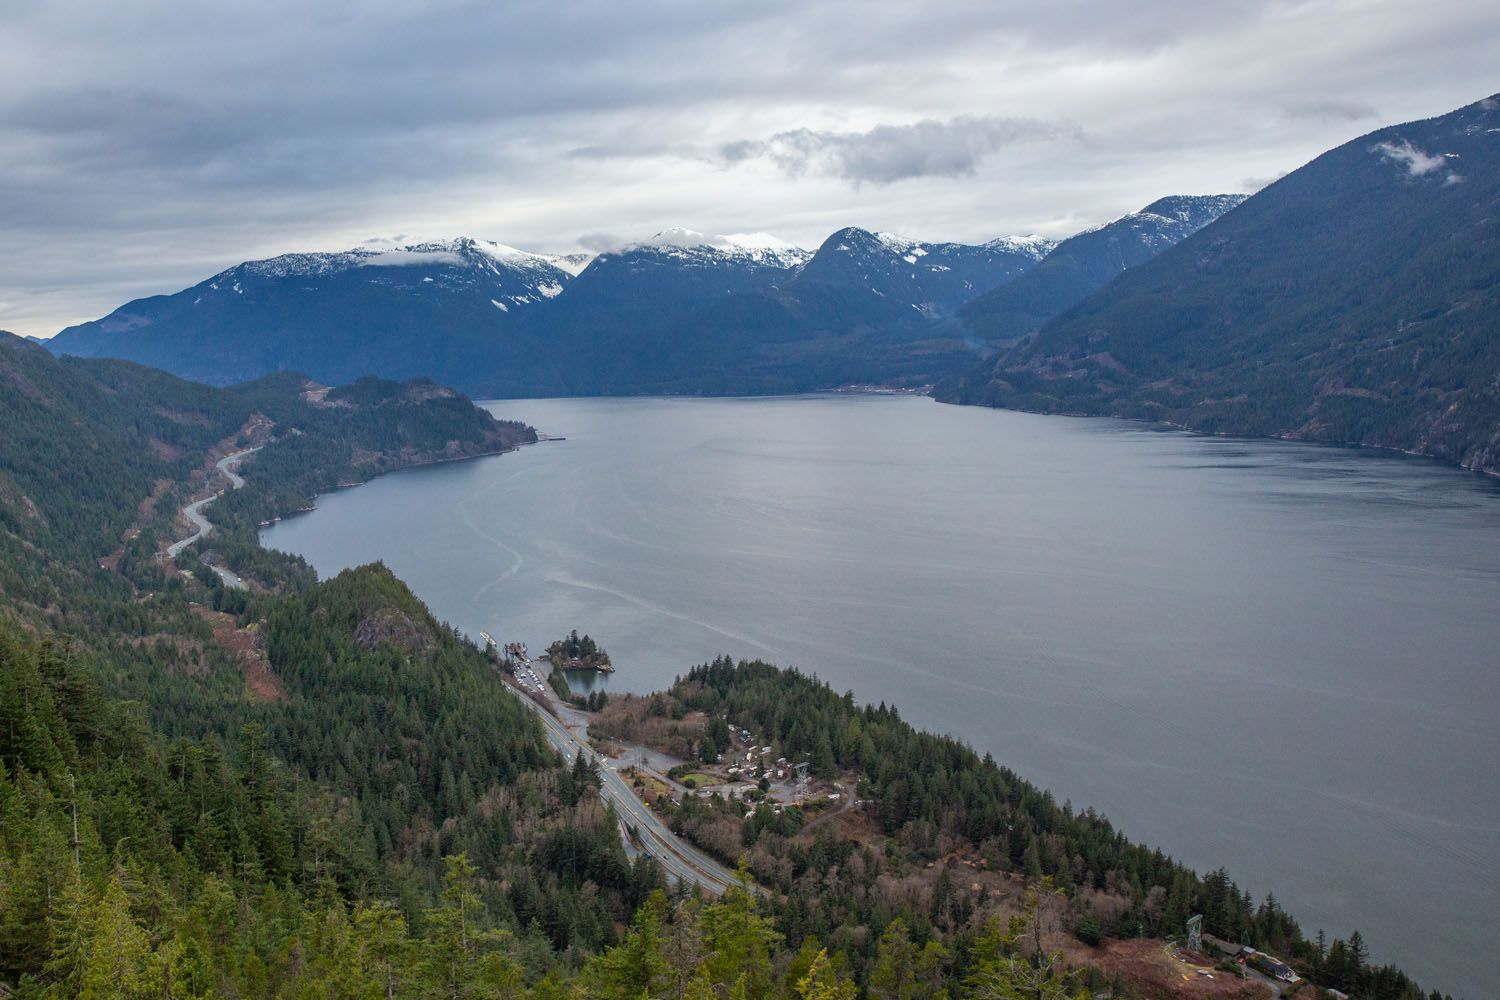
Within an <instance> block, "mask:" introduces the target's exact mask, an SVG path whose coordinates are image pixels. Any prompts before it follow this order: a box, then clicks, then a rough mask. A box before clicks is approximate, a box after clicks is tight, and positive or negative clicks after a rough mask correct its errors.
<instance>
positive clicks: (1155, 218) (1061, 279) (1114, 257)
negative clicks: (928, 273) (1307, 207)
mask: <svg viewBox="0 0 1500 1000" xmlns="http://www.w3.org/2000/svg"><path fill="white" fill-rule="evenodd" d="M1244 200H1245V196H1244V195H1240V194H1218V195H1197V196H1187V195H1178V196H1175V197H1170V198H1162V199H1160V200H1158V201H1153V202H1152V203H1151V204H1149V205H1147V206H1146V207H1145V208H1143V209H1141V210H1140V211H1139V212H1132V213H1131V214H1129V215H1127V216H1124V217H1123V218H1119V219H1116V220H1115V221H1113V222H1110V223H1108V224H1106V225H1103V226H1099V227H1097V228H1095V229H1090V230H1088V231H1086V232H1082V233H1079V234H1078V235H1077V236H1073V237H1070V238H1068V239H1066V240H1063V241H1062V242H1061V243H1059V244H1058V245H1057V246H1056V247H1054V248H1053V249H1052V251H1051V252H1050V253H1048V254H1047V256H1046V257H1043V258H1042V260H1041V261H1040V263H1038V264H1037V266H1036V267H1034V268H1032V269H1031V270H1030V271H1028V272H1027V273H1026V274H1023V275H1021V276H1020V277H1019V278H1017V279H1016V280H1015V281H1010V282H1006V283H1005V284H1003V285H1001V286H1000V287H998V288H996V289H994V290H992V291H990V292H987V293H986V294H984V295H980V296H979V297H977V298H975V299H972V300H971V301H969V302H968V303H966V304H965V305H964V306H963V308H962V309H960V310H959V317H960V319H961V321H962V322H963V323H964V325H965V326H966V327H967V328H968V329H969V330H971V331H972V332H973V333H974V335H975V336H978V337H980V338H982V339H983V340H985V341H987V342H989V343H993V344H1006V343H1010V342H1014V341H1017V340H1020V339H1021V338H1023V337H1028V336H1030V335H1031V334H1033V333H1035V332H1036V331H1037V330H1038V329H1040V328H1041V326H1042V324H1044V323H1046V322H1047V321H1048V320H1049V319H1051V318H1052V317H1054V316H1056V315H1058V314H1059V313H1061V312H1063V311H1065V310H1066V309H1068V308H1069V307H1070V306H1073V305H1076V304H1077V303H1079V302H1081V301H1083V300H1084V299H1085V298H1087V297H1088V296H1089V295H1091V294H1092V293H1094V292H1096V291H1098V290H1099V289H1101V288H1103V287H1104V286H1105V285H1107V284H1109V283H1110V282H1111V281H1112V280H1114V279H1115V278H1116V277H1117V276H1118V275H1119V274H1120V272H1122V271H1125V270H1127V269H1128V268H1132V267H1135V266H1137V265H1139V264H1144V263H1145V262H1146V261H1148V260H1150V259H1151V258H1152V257H1155V256H1156V255H1157V254H1159V253H1161V252H1162V251H1163V250H1166V249H1167V248H1168V247H1173V246H1176V245H1177V244H1178V243H1181V242H1182V241H1183V240H1185V239H1186V238H1187V237H1189V236H1191V235H1192V234H1193V233H1196V232H1197V231H1198V230H1200V229H1202V228H1203V227H1204V226H1206V225H1208V224H1209V223H1210V222H1213V221H1214V220H1215V219H1217V218H1218V217H1219V216H1221V215H1223V214H1224V213H1225V212H1227V211H1229V210H1230V209H1231V208H1234V207H1235V206H1236V205H1238V204H1239V203H1240V202H1242V201H1244Z"/></svg>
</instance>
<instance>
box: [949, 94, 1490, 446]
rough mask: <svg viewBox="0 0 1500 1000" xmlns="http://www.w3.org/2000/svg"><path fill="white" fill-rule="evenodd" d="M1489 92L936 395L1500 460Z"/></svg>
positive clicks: (1096, 298)
mask: <svg viewBox="0 0 1500 1000" xmlns="http://www.w3.org/2000/svg"><path fill="white" fill-rule="evenodd" d="M1497 317H1500V95H1496V96H1494V97H1489V98H1485V99H1483V100H1481V101H1478V102H1475V103H1473V104H1469V105H1466V106H1465V107H1463V108H1459V109H1457V110H1455V111H1453V112H1450V113H1448V114H1446V115H1440V116H1437V117H1434V118H1430V119H1424V120H1422V121H1416V122H1407V123H1403V124H1398V125H1393V126H1389V127H1386V128H1382V129H1378V130H1375V131H1373V132H1370V133H1368V134H1366V135H1363V136H1360V137H1358V138H1355V139H1352V140H1350V141H1349V142H1346V143H1344V144H1342V145H1340V146H1338V147H1336V148H1334V149H1332V150H1329V151H1328V152H1326V153H1323V154H1322V155H1320V156H1318V157H1316V158H1315V159H1313V160H1312V161H1310V162H1309V163H1308V164H1306V165H1304V166H1303V167H1301V168H1299V169H1297V170H1295V171H1293V172H1291V173H1289V174H1287V175H1286V176H1285V177H1283V178H1281V179H1280V180H1278V181H1276V182H1275V183H1273V184H1271V185H1269V186H1268V187H1266V188H1265V189H1264V190H1262V191H1261V192H1259V193H1257V194H1256V195H1254V196H1252V197H1251V198H1250V199H1248V200H1247V201H1246V202H1245V203H1244V204H1243V205H1241V206H1240V207H1238V208H1237V209H1235V210H1234V211H1233V212H1230V213H1228V214H1226V215H1225V216H1223V217H1222V218H1220V219H1219V220H1217V221H1215V222H1213V223H1211V224H1210V225H1208V226H1205V227H1204V228H1203V229H1201V230H1199V231H1198V232H1197V233H1195V234H1194V235H1193V236H1191V237H1189V238H1188V239H1186V240H1184V241H1183V242H1182V243H1180V244H1178V245H1177V246H1176V247H1174V248H1172V249H1171V250H1168V251H1166V252H1164V253H1162V254H1161V255H1159V256H1157V257H1156V258H1154V259H1153V260H1151V261H1149V262H1147V263H1145V264H1143V265H1141V266H1140V267H1137V268H1133V269H1131V270H1129V271H1127V272H1125V273H1124V274H1122V275H1121V276H1120V277H1119V278H1117V279H1116V280H1115V281H1113V282H1112V283H1111V284H1109V285H1108V286H1106V287H1105V288H1104V289H1102V290H1101V291H1099V292H1098V293H1096V294H1095V295H1093V296H1091V297H1089V298H1087V299H1085V300H1084V301H1083V302H1081V303H1079V304H1078V305H1076V306H1074V307H1073V308H1072V309H1071V310H1069V311H1068V312H1065V313H1063V314H1062V315H1060V316H1058V317H1056V318H1055V319H1053V320H1052V321H1051V322H1049V323H1048V324H1047V325H1046V326H1044V327H1043V328H1042V329H1041V330H1040V332H1039V333H1038V334H1037V336H1036V337H1035V338H1034V339H1033V340H1030V341H1027V342H1025V343H1022V344H1020V345H1018V346H1016V347H1014V348H1012V349H1011V350H1009V351H1007V352H1005V353H1003V354H1002V355H1000V356H999V357H998V358H997V359H996V360H995V361H993V362H990V363H986V364H985V365H982V366H980V367H979V368H977V369H975V370H973V371H971V372H970V373H969V374H967V375H965V376H961V377H959V378H956V379H953V380H950V381H949V382H946V383H945V384H943V385H942V386H940V387H939V389H938V392H937V395H938V398H939V399H942V400H944V401H949V402H967V403H982V404H988V405H1001V406H1009V407H1014V408H1019V409H1031V410H1038V411H1041V412H1058V413H1063V412H1066V413H1080V414H1100V415H1112V416H1122V417H1133V418H1141V419H1149V420H1156V421H1161V422H1165V423H1171V424H1174V425H1179V426H1183V427H1186V428H1189V429H1192V430H1198V431H1204V432H1208V433H1215V434H1234V435H1246V436H1268V437H1280V438H1287V439H1294V440H1307V441H1319V442H1326V443H1339V444H1354V445H1364V446H1369V447H1376V448H1383V449H1388V450H1395V451H1403V452H1411V453H1414V454H1420V455H1426V456H1430V457H1433V458H1438V459H1442V460H1445V461H1449V462H1453V463H1454V464H1457V465H1460V466H1462V467H1465V468H1469V469H1474V470H1477V471H1482V472H1488V473H1491V474H1495V473H1500V318H1497Z"/></svg>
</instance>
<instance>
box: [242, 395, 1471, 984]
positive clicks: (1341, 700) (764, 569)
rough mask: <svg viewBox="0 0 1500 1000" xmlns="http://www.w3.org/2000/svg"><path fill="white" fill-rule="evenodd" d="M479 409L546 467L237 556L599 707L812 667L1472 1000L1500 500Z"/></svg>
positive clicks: (706, 403) (930, 430)
mask: <svg viewBox="0 0 1500 1000" xmlns="http://www.w3.org/2000/svg"><path fill="white" fill-rule="evenodd" d="M487 405H489V406H490V408H491V409H492V410H493V411H494V412H495V413H496V414H497V415H499V416H503V417H512V418H517V419H522V420H525V421H527V422H528V423H531V424H533V425H534V426H536V427H537V428H538V429H539V430H541V431H543V432H545V433H547V434H550V435H554V436H557V435H565V436H566V438H567V440H566V441H562V442H549V443H544V444H541V445H538V446H535V447H530V448H525V449H522V450H521V451H520V452H517V453H514V454H510V455H505V456H501V457H498V458H491V459H482V460H479V461H475V462H469V463H462V464H456V465H446V466H439V467H434V468H430V469H421V470H413V471H410V472H406V473H400V474H397V475H393V476H388V477H386V478H383V479H380V480H377V481H375V482H373V483H370V484H368V485H366V486H363V487H360V488H358V489H355V490H349V491H345V492H341V493H338V494H335V495H331V496H327V497H324V498H322V499H320V501H319V505H318V508H319V509H318V510H317V511H315V512H313V513H311V514H308V515H305V516H301V517H297V518H293V519H291V520H288V521H285V522H282V523H280V524H277V525H275V526H273V527H272V528H270V529H268V530H267V531H266V532H265V534H264V540H265V542H266V544H268V545H270V546H273V547H276V548H281V549H286V550H289V551H292V552H297V553H300V554H302V555H304V556H306V557H307V558H308V559H309V560H310V561H311V562H312V563H313V565H314V566H316V567H317V569H318V571H319V572H320V573H321V574H323V575H329V574H332V573H335V572H337V571H338V570H340V569H343V568H345V567H348V566H353V565H357V564H359V563H363V562H368V561H371V560H375V559H382V560H384V561H385V562H386V563H387V564H388V565H390V566H391V568H392V569H393V570H395V571H396V572H397V573H398V574H399V575H400V576H402V577H403V578H404V579H405V580H406V581H407V582H408V583H410V584H411V585H412V587H413V588H414V589H415V590H416V592H417V593H418V594H419V595H420V596H421V597H422V598H423V599H424V600H426V601H427V602H428V604H429V605H431V607H432V608H433V610H434V612H435V613H436V614H437V615H438V616H439V617H441V618H444V619H446V620H448V621H450V622H452V623H453V624H455V625H457V626H459V627H460V628H462V629H464V630H465V631H467V632H468V633H469V634H470V635H473V636H477V635H478V632H479V631H480V630H481V629H483V630H486V631H488V632H490V633H492V634H494V635H495V636H496V637H497V638H499V639H501V640H502V641H509V640H512V639H520V640H523V641H526V642H528V643H529V644H530V645H531V647H532V648H533V649H537V648H539V647H541V646H543V645H545V644H546V642H547V641H549V640H550V639H551V638H555V637H557V636H558V635H561V634H562V633H563V632H565V631H566V630H568V629H572V628H578V629H579V630H580V631H587V632H589V633H591V634H593V635H594V636H595V637H596V638H598V639H599V640H600V641H601V642H602V643H603V644H604V645H605V646H606V647H607V648H608V649H609V650H610V652H611V654H612V656H613V658H614V660H615V662H616V663H617V664H618V665H619V667H620V670H619V672H618V673H617V674H615V675H614V677H613V678H611V679H610V680H608V681H607V682H605V683H607V684H608V685H610V686H614V687H623V688H628V689H631V690H638V691H644V690H650V689H654V688H659V687H662V686H664V685H666V684H668V683H669V682H670V681H671V680H672V678H673V677H674V676H675V675H676V674H678V673H680V672H682V671H683V670H685V669H686V668H687V667H688V666H689V665H691V664H694V663H698V662H701V661H704V660H706V659H709V658H711V657H713V656H714V655H716V654H718V653H721V652H728V653H731V654H734V655H736V656H747V657H748V656H755V657H761V658H764V659H768V660H771V661H773V662H776V663H779V664H782V665H795V666H798V667H801V668H803V669H804V670H808V671H812V672H816V673H817V674H819V675H820V676H822V677H823V678H825V679H827V680H828V681H829V682H830V683H832V684H833V685H834V687H835V688H837V689H839V690H844V689H853V691H854V693H855V695H856V696H857V697H858V698H860V699H861V700H864V701H882V700H883V701H886V702H893V703H895V704H896V705H897V706H899V708H900V710H901V712H902V714H903V716H904V717H905V718H906V719H908V720H909V721H911V722H912V723H914V724H916V725H919V726H922V727H924V728H930V729H934V730H939V731H942V732H946V733H951V734H953V735H955V736H959V737H961V738H963V739H964V740H966V741H968V742H969V743H971V744H972V745H974V746H975V747H976V748H978V749H980V750H982V751H983V750H988V751H991V752H993V753H994V755H995V757H996V758H997V759H998V760H999V761H1001V762H1002V763H1005V764H1008V765H1010V766H1012V767H1013V768H1015V770H1017V771H1018V772H1019V773H1020V774H1022V775H1023V776H1025V777H1027V778H1029V779H1031V780H1032V781H1035V782H1036V783H1038V784H1040V785H1043V786H1046V787H1048V788H1050V789H1052V791H1053V793H1054V794H1055V795H1056V796H1057V798H1058V799H1059V800H1063V799H1071V800H1072V802H1073V803H1074V804H1075V805H1077V806H1080V807H1081V806H1084V805H1092V806H1094V807H1096V808H1098V809H1099V810H1100V811H1102V812H1104V813H1105V814H1106V815H1108V816H1109V817H1110V818H1111V819H1112V820H1114V821H1115V823H1116V824H1117V825H1119V826H1120V827H1122V828H1123V829H1124V830H1125V831H1126V832H1127V833H1128V834H1129V835H1131V836H1132V837H1134V838H1136V839H1138V840H1144V841H1147V842H1149V843H1152V844H1156V845H1159V846H1161V847H1162V848H1163V849H1165V850H1167V851H1168V852H1169V853H1171V854H1173V855H1174V856H1176V857H1178V858H1180V859H1182V860H1184V861H1186V862H1188V863H1189V864H1192V865H1194V866H1196V867H1199V868H1200V869H1208V868H1213V867H1217V866H1219V865H1221V864H1222V865H1225V866H1227V867H1228V868H1229V870H1230V872H1231V874H1232V875H1233V876H1234V877H1235V878H1236V879H1237V880H1238V881H1239V882H1240V884H1241V885H1242V886H1246V887H1248V888H1250V889H1251V890H1252V892H1254V893H1255V894H1256V896H1257V898H1259V897H1261V896H1263V895H1264V894H1265V892H1266V891H1267V890H1273V891H1274V892H1275V893H1276V896H1277V898H1278V899H1279V900H1281V901H1282V902H1283V903H1284V904H1285V905H1286V906H1287V907H1288V908H1289V909H1290V910H1291V911H1292V913H1293V914H1294V915H1296V916H1297V917H1298V918H1299V920H1300V921H1301V923H1302V925H1303V927H1304V929H1305V930H1306V931H1307V932H1308V933H1309V934H1312V933H1314V932H1316V930H1317V929H1318V928H1319V927H1322V928H1325V929H1326V930H1327V932H1328V934H1329V937H1330V938H1332V937H1334V936H1339V937H1342V936H1346V935H1347V934H1348V933H1349V931H1351V930H1353V929H1355V928H1358V929H1359V930H1361V931H1362V932H1363V933H1364V935H1365V938H1366V940H1367V941H1368V942H1369V944H1370V946H1371V952H1372V957H1374V958H1375V959H1377V960H1380V961H1395V962H1398V963H1399V964H1401V965H1402V966H1403V967H1405V968H1406V969H1407V970H1408V971H1410V972H1411V973H1413V974H1414V975H1416V976H1417V977H1419V978H1420V979H1421V980H1422V981H1423V982H1424V983H1426V984H1430V985H1436V986H1439V987H1441V988H1443V989H1445V990H1449V991H1453V992H1455V993H1459V992H1466V993H1468V994H1469V995H1470V996H1480V995H1488V992H1489V991H1488V984H1489V982H1490V979H1489V975H1490V972H1489V970H1490V965H1491V959H1490V958H1489V957H1488V951H1489V944H1490V942H1489V937H1490V935H1489V934H1488V933H1487V930H1488V928H1489V926H1490V925H1491V922H1492V920H1493V914H1494V912H1495V908H1496V906H1497V905H1500V780H1497V766H1496V761H1497V759H1500V753H1497V751H1500V722H1497V718H1496V712H1497V708H1500V487H1497V485H1496V484H1494V483H1492V482H1489V481H1487V480H1483V479H1481V478H1479V477H1476V476H1471V475H1467V474H1465V473H1462V472H1458V471H1455V470H1452V469H1447V468H1443V467H1441V466H1437V465H1434V464H1431V463H1427V462H1422V461H1415V460H1405V459H1401V458H1395V457H1385V456H1381V455H1377V454H1371V453H1361V452H1353V451H1348V450H1342V449H1331V448H1319V447H1313V446H1301V445H1293V444H1281V443H1277V442H1261V441H1230V440H1222V439H1213V438H1201V437H1193V436H1189V435H1185V434H1177V433H1165V432H1158V431H1154V430H1150V429H1146V428H1143V427H1140V426H1135V425H1126V424H1121V423H1116V422H1111V421H1100V420H1083V419H1070V418H1057V417H1040V416H1032V415H1026V414H1018V413H1008V412H1003V411H993V410H984V409H972V408H962V407H948V406H941V405H938V404H935V403H933V402H931V401H929V400H926V399H920V398H914V397H883V396H839V397H801V398H789V399H750V400H741V399H735V400H685V399H625V400H619V399H611V400H597V399H591V400H522V401H515V402H500V403H493V404H487ZM250 474H253V469H252V470H251V473H250Z"/></svg>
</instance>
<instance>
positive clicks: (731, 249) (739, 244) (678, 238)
mask: <svg viewBox="0 0 1500 1000" xmlns="http://www.w3.org/2000/svg"><path fill="white" fill-rule="evenodd" d="M631 250H666V251H674V250H676V251H685V252H687V253H689V254H704V253H709V254H715V255H720V256H729V257H739V258H743V259H745V260H749V261H751V262H753V263H756V264H763V265H769V266H772V267H787V268H791V267H798V266H800V265H802V264H804V263H806V262H807V260H808V258H810V257H811V256H812V253H811V251H808V250H804V249H802V248H801V247H799V246H796V245H794V244H792V243H788V242H787V241H786V240H783V239H781V238H779V237H776V236H772V235H771V234H770V233H729V234H710V233H700V232H698V231H697V230H696V229H687V228H684V227H682V226H673V227H671V228H669V229H663V230H662V231H661V232H659V233H657V234H656V235H654V236H652V237H651V238H650V239H649V240H643V241H641V242H639V243H632V244H629V245H628V246H626V247H623V248H622V250H621V252H628V251H631Z"/></svg>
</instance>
